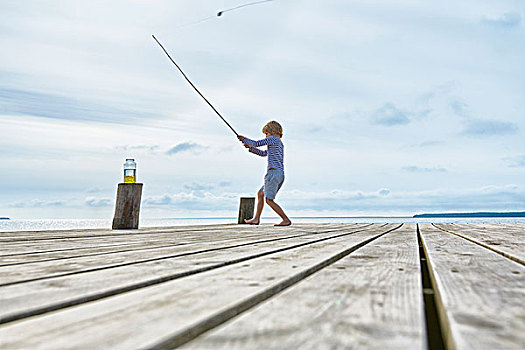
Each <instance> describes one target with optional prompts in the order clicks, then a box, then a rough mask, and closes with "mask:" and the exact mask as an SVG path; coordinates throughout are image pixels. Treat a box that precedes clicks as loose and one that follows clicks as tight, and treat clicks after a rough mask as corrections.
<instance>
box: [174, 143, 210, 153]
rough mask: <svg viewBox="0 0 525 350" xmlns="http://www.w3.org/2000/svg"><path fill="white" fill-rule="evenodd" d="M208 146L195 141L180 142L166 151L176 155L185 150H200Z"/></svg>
mask: <svg viewBox="0 0 525 350" xmlns="http://www.w3.org/2000/svg"><path fill="white" fill-rule="evenodd" d="M204 148H206V147H204V146H202V145H199V144H197V143H193V142H182V143H179V144H177V145H175V146H173V147H171V148H170V149H168V150H167V151H166V154H167V155H170V156H171V155H174V154H177V153H181V152H185V151H198V150H201V149H204Z"/></svg>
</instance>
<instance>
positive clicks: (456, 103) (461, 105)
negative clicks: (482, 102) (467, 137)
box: [448, 99, 468, 117]
mask: <svg viewBox="0 0 525 350" xmlns="http://www.w3.org/2000/svg"><path fill="white" fill-rule="evenodd" d="M448 106H449V107H450V109H452V111H453V112H454V113H456V114H457V115H459V116H462V117H466V116H468V112H467V108H468V105H467V104H466V103H465V102H463V101H460V100H459V99H453V100H452V101H450V102H449V104H448Z"/></svg>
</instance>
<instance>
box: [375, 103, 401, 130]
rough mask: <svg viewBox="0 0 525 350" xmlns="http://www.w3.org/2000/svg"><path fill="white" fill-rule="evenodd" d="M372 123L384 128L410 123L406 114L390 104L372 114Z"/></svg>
mask: <svg viewBox="0 0 525 350" xmlns="http://www.w3.org/2000/svg"><path fill="white" fill-rule="evenodd" d="M373 122H374V123H375V124H380V125H384V126H394V125H405V124H408V123H410V119H409V118H408V115H407V113H406V112H404V111H402V110H400V109H398V108H397V107H396V106H395V105H394V104H392V103H386V104H385V105H383V107H381V108H379V109H378V110H377V111H375V112H374V113H373Z"/></svg>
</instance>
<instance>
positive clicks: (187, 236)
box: [0, 225, 363, 266]
mask: <svg viewBox="0 0 525 350" xmlns="http://www.w3.org/2000/svg"><path fill="white" fill-rule="evenodd" d="M360 226H363V225H360ZM252 227H253V226H252ZM337 227H340V226H337V225H333V226H332V225H330V226H328V225H325V226H322V227H318V228H317V227H316V228H315V229H313V228H308V229H304V230H301V229H300V228H297V227H295V228H294V230H287V231H283V230H281V231H273V233H270V234H271V235H272V236H273V237H277V236H283V237H284V236H286V235H292V234H293V233H294V232H299V231H300V232H302V233H306V232H317V231H319V232H322V231H326V230H328V229H332V228H333V229H336V228H337ZM268 228H269V227H268ZM206 234H207V235H206V236H204V237H203V233H202V232H193V231H190V232H185V233H184V234H181V233H179V232H177V233H176V234H173V235H165V234H162V235H160V236H155V235H151V236H148V237H147V239H144V237H138V238H137V237H130V239H128V240H125V242H123V240H122V239H120V238H116V242H115V240H113V241H108V243H109V244H103V245H92V244H90V243H87V244H86V245H84V246H78V247H70V248H63V249H49V250H32V251H26V250H23V251H22V252H20V250H13V249H11V250H9V252H10V253H7V254H2V255H0V266H2V265H5V264H16V263H24V264H27V263H32V262H37V261H44V260H51V259H70V258H76V257H82V256H88V255H93V254H99V255H100V254H103V255H107V254H113V253H120V252H129V251H140V250H152V249H158V248H162V247H170V246H176V245H185V246H186V247H187V248H189V247H190V246H191V245H195V244H200V243H202V242H203V241H205V242H206V243H207V244H209V243H216V244H219V243H224V242H236V241H241V240H249V239H253V238H258V237H259V238H261V239H262V238H263V237H267V235H268V232H267V230H260V229H252V228H251V227H250V229H245V230H243V229H239V228H238V229H237V230H235V231H231V230H216V231H210V232H207V233H206ZM93 240H95V239H93ZM95 241H96V240H95ZM113 242H115V243H113ZM33 249H35V248H33Z"/></svg>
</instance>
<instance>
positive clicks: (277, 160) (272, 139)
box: [242, 136, 284, 170]
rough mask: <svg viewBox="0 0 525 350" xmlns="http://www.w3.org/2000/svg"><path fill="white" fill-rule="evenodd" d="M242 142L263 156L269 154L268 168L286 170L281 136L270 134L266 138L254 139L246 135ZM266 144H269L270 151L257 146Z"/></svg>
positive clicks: (253, 151)
mask: <svg viewBox="0 0 525 350" xmlns="http://www.w3.org/2000/svg"><path fill="white" fill-rule="evenodd" d="M242 142H243V143H244V144H247V145H248V146H250V152H252V153H255V154H257V155H258V156H261V157H266V156H268V169H270V168H274V169H279V170H284V165H283V159H284V145H283V143H282V141H281V139H280V138H278V137H277V136H268V137H267V138H265V139H262V140H259V141H254V140H250V139H249V138H246V137H245V138H243V139H242ZM264 145H267V146H268V151H263V150H260V149H258V148H256V147H261V146H264Z"/></svg>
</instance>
